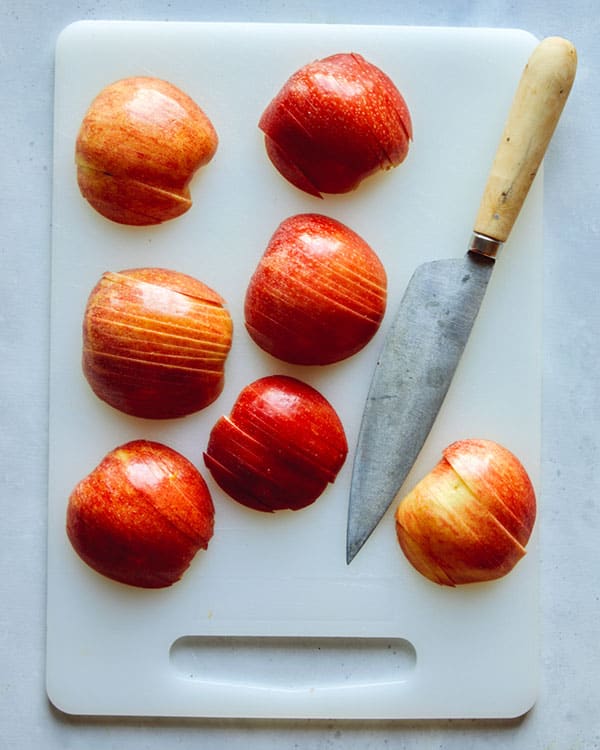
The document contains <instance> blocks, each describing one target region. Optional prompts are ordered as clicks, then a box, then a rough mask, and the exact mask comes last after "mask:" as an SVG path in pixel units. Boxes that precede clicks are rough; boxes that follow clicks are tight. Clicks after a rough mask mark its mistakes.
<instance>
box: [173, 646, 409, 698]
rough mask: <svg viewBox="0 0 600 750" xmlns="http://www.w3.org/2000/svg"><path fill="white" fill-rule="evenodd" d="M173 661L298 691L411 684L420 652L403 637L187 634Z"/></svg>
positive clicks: (229, 679) (224, 680) (183, 670)
mask: <svg viewBox="0 0 600 750" xmlns="http://www.w3.org/2000/svg"><path fill="white" fill-rule="evenodd" d="M170 660H171V665H172V666H173V668H174V669H175V670H176V671H177V673H178V674H179V676H181V677H183V678H186V679H189V680H195V681H198V682H202V683H211V684H220V685H236V686H244V687H254V688H271V689H273V688H277V689H280V690H291V691H293V690H307V689H317V688H320V689H327V688H329V689H331V688H339V687H346V688H348V687H360V686H362V685H379V684H390V683H398V682H405V681H407V680H408V679H409V677H410V675H411V673H412V672H413V670H414V668H415V665H416V661H417V654H416V651H415V648H414V646H413V645H412V644H411V643H410V641H407V640H405V639H403V638H353V637H324V638H314V637H311V638H291V637H280V636H276V637H273V636H260V637H258V636H248V637H245V636H182V637H181V638H178V639H177V640H176V641H174V643H173V644H172V645H171V649H170Z"/></svg>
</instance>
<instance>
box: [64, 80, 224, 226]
mask: <svg viewBox="0 0 600 750" xmlns="http://www.w3.org/2000/svg"><path fill="white" fill-rule="evenodd" d="M217 144H218V138H217V134H216V131H215V129H214V127H213V125H212V123H211V121H210V120H209V119H208V117H207V116H206V115H205V114H204V112H203V111H202V110H201V109H200V107H199V106H198V105H197V104H196V102H194V101H193V100H192V99H191V98H190V97H189V96H188V95H187V94H185V93H184V92H183V91H181V90H180V89H178V88H177V87H176V86H174V85H173V84H171V83H169V82H167V81H163V80H160V79H158V78H150V77H135V78H125V79H122V80H120V81H117V82H116V83H113V84H111V85H110V86H107V87H106V88H104V89H103V90H102V91H101V92H100V93H99V94H98V96H97V97H96V98H95V99H94V101H93V102H92V104H91V105H90V108H89V109H88V111H87V113H86V115H85V117H84V119H83V122H82V124H81V128H80V130H79V134H78V136H77V143H76V146H75V161H76V164H77V181H78V184H79V188H80V190H81V193H82V195H83V197H84V198H85V199H86V200H87V201H88V202H89V203H90V204H91V205H92V206H93V207H94V208H95V209H96V211H98V212H99V213H101V214H102V215H103V216H105V217H106V218H108V219H111V220H112V221H116V222H118V223H120V224H137V225H147V224H158V223H160V222H163V221H167V220H168V219H173V218H175V217H176V216H179V215H180V214H183V213H184V212H185V211H187V210H188V209H189V208H190V206H191V205H192V199H191V197H190V191H189V182H190V180H191V179H192V177H193V175H194V173H195V172H196V171H197V170H198V169H199V168H200V167H202V166H204V165H205V164H207V163H208V162H209V161H210V160H211V159H212V157H213V156H214V154H215V151H216V150H217Z"/></svg>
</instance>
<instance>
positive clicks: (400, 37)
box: [47, 22, 544, 718]
mask: <svg viewBox="0 0 600 750" xmlns="http://www.w3.org/2000/svg"><path fill="white" fill-rule="evenodd" d="M535 43H536V40H535V39H534V38H533V37H532V36H531V35H529V34H527V33H525V32H522V31H516V30H488V29H448V28H402V27H377V26H374V27H364V26H333V25H280V24H269V25H267V24H265V25H263V24H257V25H248V24H203V23H185V24H180V23H169V24H167V23H137V22H135V23H134V22H131V23H121V22H115V23H110V22H89V23H88V22H84V23H77V24H74V25H72V26H70V27H68V28H67V29H66V30H65V31H64V32H63V33H62V35H61V36H60V38H59V41H58V46H57V54H56V121H55V155H54V214H53V249H52V253H53V255H52V269H53V270H52V311H51V313H52V323H51V325H52V343H51V369H50V476H49V546H48V640H47V687H48V694H49V696H50V699H51V700H52V702H53V703H54V704H55V705H56V706H58V707H59V708H60V709H62V710H63V711H66V712H70V713H78V714H113V715H116V714H129V715H164V716H178V715H179V716H246V717H337V718H361V717H362V718H420V717H510V716H515V715H519V714H521V713H523V712H525V711H526V710H527V709H529V708H530V707H531V705H532V704H533V703H534V701H535V695H536V684H537V666H538V652H537V648H538V645H537V644H538V623H537V615H538V609H537V597H538V588H537V554H538V549H537V546H538V540H537V531H535V532H534V536H533V538H532V540H531V542H530V544H529V553H528V555H527V556H526V558H525V559H524V560H523V561H522V562H521V563H519V565H518V566H517V567H516V568H515V570H514V571H513V572H512V573H511V574H510V575H508V576H507V577H505V578H504V579H502V580H500V581H497V582H494V583H487V584H480V585H473V586H466V587H462V588H457V589H447V588H442V587H439V586H437V585H435V584H432V583H430V582H429V581H427V580H426V579H424V578H422V577H421V576H420V575H419V574H417V573H416V572H415V571H414V570H413V569H412V568H411V567H410V566H409V564H408V563H407V562H406V560H405V559H404V557H403V555H402V553H401V551H400V549H399V547H398V545H397V543H396V540H395V533H394V523H393V510H394V509H393V508H392V509H390V511H389V512H388V514H387V515H386V516H385V517H384V519H383V521H382V522H381V523H380V525H379V526H378V528H377V529H376V531H375V532H374V534H373V536H372V537H371V539H370V540H369V541H368V543H367V544H366V545H365V547H364V548H363V550H362V551H361V552H360V553H359V554H358V556H357V557H356V559H355V560H354V562H353V563H352V565H350V566H347V565H346V562H345V532H346V512H347V505H348V491H349V485H350V476H351V470H352V461H353V455H354V445H355V441H356V436H357V432H358V426H359V422H360V417H361V413H362V409H363V405H364V401H365V397H366V393H367V389H368V385H369V380H370V376H371V372H372V369H373V366H374V363H375V360H376V357H377V352H378V350H379V347H380V346H381V343H382V341H383V336H384V334H385V332H386V330H387V328H388V326H389V324H390V322H391V320H392V316H393V314H394V310H395V308H396V307H397V305H398V303H399V300H400V297H401V295H402V291H403V289H404V287H405V285H406V283H407V281H408V279H409V277H410V275H411V274H412V272H413V270H414V268H415V267H416V266H417V265H418V264H420V263H422V262H424V261H426V260H430V259H434V258H441V257H453V256H456V257H458V256H460V255H462V253H463V252H464V251H465V249H466V243H467V242H468V240H469V237H470V233H471V226H472V222H473V219H474V216H475V213H476V210H477V207H478V204H479V196H480V193H481V190H482V188H483V185H484V182H485V178H486V175H487V171H488V168H489V166H490V163H491V160H492V156H493V153H494V151H495V147H496V144H497V141H498V139H499V136H500V133H501V130H502V126H503V123H504V119H505V116H506V114H507V111H508V108H509V105H510V102H511V99H512V95H513V92H514V89H515V87H516V85H517V82H518V79H519V77H520V74H521V71H522V68H523V66H524V64H525V62H526V60H527V57H528V56H529V53H530V52H531V50H532V49H533V47H534V46H535ZM341 51H356V52H359V53H361V54H363V55H364V56H365V57H366V58H367V59H369V60H371V61H372V62H374V63H375V64H377V65H379V67H381V68H383V69H384V70H385V71H386V72H387V73H388V75H390V76H391V78H392V79H393V80H394V81H395V82H396V84H397V85H398V87H399V88H400V90H401V91H402V92H403V94H404V96H405V98H406V100H407V102H408V105H409V108H410V110H411V113H412V117H413V123H414V133H415V136H414V143H413V145H412V147H411V150H410V153H409V156H408V158H407V160H406V162H405V163H404V164H403V165H401V166H400V167H399V168H397V169H396V170H394V171H393V172H390V173H387V174H382V175H381V176H380V177H379V176H378V177H375V178H371V179H370V180H369V181H368V182H365V183H363V185H362V186H361V187H360V188H359V189H358V190H357V191H356V192H355V193H353V194H351V195H346V196H338V197H327V198H325V199H324V200H318V199H315V198H311V197H310V196H307V195H304V194H303V193H301V192H299V191H298V190H296V189H295V188H293V187H291V186H290V185H288V184H287V183H286V182H285V181H284V180H283V178H282V177H280V175H279V174H278V173H277V172H276V171H275V170H274V169H273V167H272V166H271V164H270V162H269V161H268V159H267V157H266V155H265V152H264V148H263V140H262V136H261V134H260V132H259V131H258V128H257V122H258V119H259V116H260V114H261V112H262V110H263V109H264V107H265V106H266V104H267V103H268V102H269V100H270V99H271V97H272V96H273V95H274V94H275V93H276V91H277V90H278V89H279V87H280V86H281V85H282V84H283V82H284V81H285V79H286V78H287V77H288V76H289V75H290V74H291V73H292V72H294V71H295V70H296V69H297V68H299V67H300V66H302V65H303V64H305V63H307V62H309V61H311V60H313V59H315V58H318V57H324V56H327V55H329V54H333V53H335V52H341ZM139 74H143V75H144V74H145V75H153V76H158V77H161V78H165V79H167V80H169V81H171V82H173V83H175V84H176V85H178V86H179V87H180V88H182V89H184V90H185V91H186V92H187V93H188V94H190V95H191V96H192V97H193V98H194V99H195V100H196V101H197V102H198V103H199V104H200V105H201V106H202V107H203V108H204V110H205V111H206V112H207V114H208V115H209V117H210V118H211V119H212V121H213V123H214V125H215V127H216V129H217V131H218V133H219V137H220V145H219V150H218V153H217V155H216V157H215V159H214V160H213V161H212V162H211V164H210V165H209V166H208V167H206V168H205V169H204V170H202V172H201V173H199V174H198V175H197V177H196V178H195V179H194V181H193V183H192V196H193V199H194V205H193V207H192V209H191V210H190V211H189V212H188V213H187V214H185V215H184V216H182V217H180V218H178V219H176V220H174V221H172V222H170V223H167V224H165V225H163V226H160V227H154V228H128V227H123V226H119V225H116V224H113V223H111V222H109V221H107V220H105V219H103V218H102V217H100V216H99V215H98V214H96V213H95V212H94V211H93V210H92V209H91V208H90V207H89V206H88V205H87V203H85V202H84V201H83V199H82V198H81V197H80V195H79V192H78V188H77V184H76V179H75V168H74V163H73V150H74V143H75V138H76V134H77V130H78V128H79V124H80V122H81V119H82V117H83V115H84V113H85V111H86V109H87V107H88V105H89V104H90V102H91V100H92V99H93V97H94V96H95V95H96V94H97V93H98V92H99V91H100V90H101V89H102V88H103V87H104V86H105V85H107V84H108V83H111V82H112V81H114V80H116V79H119V78H122V77H126V76H130V75H139ZM303 211H315V212H321V213H325V214H328V215H330V216H333V217H335V218H337V219H339V220H341V221H343V222H345V223H346V224H348V225H349V226H350V227H352V228H353V229H354V230H356V231H358V232H359V233H360V234H361V235H362V236H363V237H364V238H365V239H366V240H367V241H368V242H369V243H370V244H371V245H372V247H373V248H374V249H375V250H376V251H377V252H378V254H379V255H380V257H381V259H382V260H383V262H384V264H385V266H386V269H387V272H388V276H389V307H388V313H387V315H386V318H385V321H384V324H383V326H382V328H381V330H380V332H379V333H378V334H377V336H376V337H375V339H374V340H373V341H372V342H371V343H370V344H369V346H368V347H367V348H366V349H364V350H363V351H362V352H361V353H359V354H358V355H356V356H355V357H354V358H352V359H351V360H348V361H346V362H343V363H340V364H339V365H335V366H332V367H328V368H293V367H289V366H287V365H284V364H281V363H279V362H277V361H276V360H274V359H272V358H270V357H268V356H267V355H266V354H264V353H263V352H261V351H260V350H258V349H257V347H256V346H255V345H254V344H253V343H252V342H251V341H250V339H249V338H248V336H247V335H246V333H245V330H244V326H243V316H242V301H243V296H244V291H245V288H246V284H247V281H248V279H249V277H250V274H251V273H252V271H253V270H254V268H255V266H256V263H257V261H258V259H259V257H260V255H261V254H262V252H263V250H264V248H265V247H266V244H267V242H268V239H269V237H270V235H271V234H272V232H273V231H274V229H275V228H276V226H277V225H278V223H279V222H280V221H281V220H282V219H284V218H286V217H288V216H290V215H292V214H295V213H299V212H303ZM541 225H542V183H541V178H540V177H539V176H538V178H537V180H536V182H535V183H534V186H533V188H532V191H531V193H530V196H529V198H528V201H527V203H526V206H525V208H524V210H523V213H522V215H521V217H520V219H519V220H518V223H517V225H516V227H515V229H514V231H513V234H512V236H511V238H510V241H509V242H508V243H507V244H506V246H505V247H504V249H503V251H502V254H501V257H500V259H499V260H498V262H497V267H496V269H495V272H494V276H493V278H492V282H491V284H490V287H489V290H488V294H487V297H486V299H485V301H484V304H483V307H482V310H481V313H480V316H479V318H478V320H477V323H476V326H475V329H474V331H473V334H472V338H471V340H470V341H469V344H468V347H467V350H466V352H465V355H464V358H463V360H462V362H461V364H460V367H459V370H458V372H457V376H456V378H455V381H454V383H453V385H452V387H451V390H450V393H449V394H448V397H447V399H446V402H445V405H444V407H443V409H442V412H441V413H440V415H439V418H438V420H437V422H436V424H435V426H434V429H433V431H432V432H431V434H430V437H429V439H428V441H427V443H426V445H425V446H424V448H423V451H422V453H421V455H420V457H419V460H418V462H417V464H416V465H415V467H414V470H413V472H412V473H411V475H410V476H409V477H408V479H407V482H406V485H405V487H406V489H408V488H409V486H412V484H414V482H415V481H416V480H417V479H418V478H420V477H421V476H423V475H424V474H425V473H427V471H429V469H430V468H431V467H432V466H433V465H434V464H435V463H436V462H437V460H438V458H439V456H440V453H441V450H442V449H443V448H444V447H445V446H446V445H447V444H449V443H450V442H452V441H454V440H457V439H460V438H467V437H487V438H491V439H495V440H497V441H499V442H501V443H503V444H504V445H506V446H507V447H509V448H510V449H511V450H513V452H515V453H516V454H517V455H518V456H519V457H520V458H521V460H522V461H523V463H524V464H525V466H526V468H527V469H528V471H529V473H530V475H531V477H532V479H533V481H534V484H535V485H536V487H537V490H538V499H539V512H541V513H543V512H544V503H543V498H542V497H541V496H540V494H539V489H540V488H539V453H540V307H541V264H542V238H541ZM152 265H155V266H163V267H170V268H174V269H177V270H181V271H184V272H186V273H190V274H192V275H194V276H197V277H198V278H200V279H202V280H203V281H204V282H206V283H207V284H209V285H210V286H212V287H213V288H215V289H216V290H217V291H219V292H220V293H221V294H222V295H223V296H224V297H225V298H226V300H227V301H228V304H229V308H230V311H231V313H232V316H233V319H234V324H235V337H234V344H233V349H232V352H231V356H230V359H229V361H228V367H227V383H226V387H225V390H224V392H223V394H222V396H221V397H220V398H219V399H218V400H217V402H216V403H215V404H213V405H212V406H211V407H209V408H208V409H206V410H205V411H204V412H201V413H199V414H197V415H194V416H191V417H189V418H186V419H183V420H174V421H169V422H166V423H165V422H160V423H155V422H151V421H145V420H139V419H134V418H129V417H126V416H124V415H122V414H120V413H118V412H116V411H115V410H113V409H111V408H110V407H108V406H106V405H104V404H103V403H101V402H100V401H99V400H98V399H96V397H95V396H94V395H93V394H92V392H91V391H90V389H89V388H88V386H87V383H86V382H85V380H84V378H83V376H82V374H81V370H80V347H81V338H80V336H81V333H80V330H81V320H82V314H83V310H84V307H85V303H86V299H87V296H88V294H89V292H90V290H91V288H92V287H93V285H94V284H95V283H96V281H97V279H98V278H99V277H100V275H101V274H102V272H103V271H105V270H119V269H122V268H127V267H132V266H152ZM274 372H281V373H291V374H295V375H296V376H298V377H300V378H302V379H304V380H306V381H308V382H310V383H312V384H313V385H315V386H316V387H317V388H319V389H320V390H321V391H322V393H323V394H324V395H325V396H326V397H327V398H328V399H329V400H330V401H331V403H332V404H333V405H334V407H335V408H336V410H337V411H338V413H339V415H340V417H341V418H342V421H343V423H344V425H345V427H346V431H347V435H348V440H349V444H350V453H349V456H348V459H347V462H346V464H345V466H344V468H343V469H342V471H341V473H340V475H339V477H338V480H337V482H336V483H335V485H333V486H331V487H330V488H329V489H328V490H327V491H326V492H325V494H324V495H323V496H322V497H321V498H320V499H319V500H318V501H317V502H316V503H315V505H313V506H312V507H310V508H308V509H306V510H304V511H301V512H299V513H296V514H293V513H289V512H288V513H280V514H273V515H271V516H269V515H264V514H260V513H256V512H253V511H250V510H247V509H245V508H243V507H241V506H239V505H237V504H236V503H234V502H233V501H231V500H229V499H228V498H227V497H226V496H225V495H224V494H223V493H222V492H221V491H220V490H219V489H218V488H217V487H216V486H215V485H214V483H212V481H211V479H210V477H209V476H208V475H207V472H206V471H205V470H204V467H203V464H202V460H201V454H202V450H203V449H204V447H205V445H206V441H207V437H208V433H209V431H210V429H211V427H212V425H213V424H214V422H215V421H216V419H217V418H218V416H220V415H221V414H223V413H227V412H229V410H230V407H231V405H232V404H233V402H234V400H235V398H236V396H237V394H238V393H239V391H240V390H241V389H242V388H243V387H244V386H245V385H246V384H248V383H249V382H251V381H252V380H254V379H256V378H258V377H261V376H263V375H266V374H270V373H274ZM141 437H145V438H150V439H155V440H160V441H162V442H164V443H167V444H168V445H171V446H172V447H174V448H176V449H177V450H179V451H181V452H182V453H183V454H184V455H186V456H187V457H188V458H190V459H191V460H192V461H193V462H195V463H196V465H197V466H198V467H199V468H200V469H201V471H202V472H203V474H204V475H205V476H207V479H208V481H209V484H210V487H211V489H212V490H213V497H214V500H215V504H216V528H215V535H214V538H213V540H212V541H211V544H210V546H209V549H208V551H207V552H205V553H200V554H198V555H197V557H196V558H195V560H194V561H193V564H192V566H191V568H190V570H189V571H188V572H187V574H186V575H185V576H184V578H183V580H182V581H181V582H180V583H178V584H177V585H175V586H173V587H172V588H170V589H167V590H162V591H144V590H137V589H134V588H131V587H127V586H124V585H121V584H117V583H113V582H111V581H109V580H106V579H104V578H102V577H100V576H99V575H97V574H96V573H94V572H93V571H92V570H90V569H89V568H87V567H86V566H85V565H84V564H83V563H82V562H81V561H80V560H79V558H78V557H77V556H76V555H75V553H74V552H73V551H72V549H71V547H70V545H69V543H68V541H67V538H66V535H65V531H64V521H65V509H66V504H67V499H68V496H69V494H70V492H71V490H72V488H73V487H74V485H75V484H76V483H77V482H78V481H79V480H80V479H81V478H82V477H83V476H84V475H85V474H87V473H88V472H89V471H90V470H91V469H92V468H93V467H94V466H96V465H97V463H98V462H99V461H100V460H101V459H102V457H103V456H104V455H105V454H106V453H107V452H108V451H109V450H111V449H112V448H114V447H116V446H117V445H119V444H121V443H124V442H126V441H128V440H130V439H134V438H141Z"/></svg>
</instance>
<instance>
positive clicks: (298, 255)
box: [244, 214, 387, 365]
mask: <svg viewBox="0 0 600 750" xmlns="http://www.w3.org/2000/svg"><path fill="white" fill-rule="evenodd" d="M386 304H387V276H386V272H385V268H384V267H383V264H382V263H381V261H380V260H379V257H378V256H377V254H376V253H375V252H374V250H373V249H372V248H371V247H370V246H369V245H368V244H367V243H366V242H365V240H363V239H362V238H361V237H360V236H359V235H358V234H357V233H356V232H354V231H353V230H351V229H350V228H349V227H347V226H346V225H344V224H342V223H341V222H339V221H336V220H335V219H331V218H328V217H326V216H322V215H320V214H298V215H296V216H292V217H290V218H288V219H286V220H285V221H283V222H282V223H281V224H280V225H279V227H278V228H277V230H276V231H275V233H274V234H273V236H272V238H271V240H270V242H269V244H268V246H267V249H266V250H265V253H264V254H263V256H262V258H261V260H260V262H259V264H258V266H257V268H256V270H255V272H254V274H253V276H252V278H251V280H250V283H249V285H248V288H247V291H246V298H245V303H244V315H245V323H246V329H247V331H248V333H249V335H250V336H251V338H252V339H253V340H254V342H255V343H256V344H258V346H260V347H261V348H262V349H264V350H265V351H267V352H268V353H269V354H271V355H272V356H274V357H277V358H278V359H281V360H284V361H285V362H289V363H293V364H303V365H326V364H331V363H333V362H338V361H340V360H342V359H346V358H347V357H350V356H352V355H353V354H356V353H357V352H358V351H360V350H361V349H362V348H363V347H364V346H366V344H367V343H368V342H369V341H370V340H371V339H372V338H373V336H374V335H375V333H376V332H377V330H378V329H379V326H380V324H381V321H382V319H383V316H384V314H385V309H386Z"/></svg>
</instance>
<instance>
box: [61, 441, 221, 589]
mask: <svg viewBox="0 0 600 750" xmlns="http://www.w3.org/2000/svg"><path fill="white" fill-rule="evenodd" d="M66 530H67V536H68V538H69V540H70V542H71V544H72V546H73V548H74V550H75V552H76V553H77V554H78V555H79V557H80V558H81V559H82V560H83V561H84V562H85V563H87V565H89V566H90V567H91V568H93V569H94V570H95V571H97V572H98V573H100V574H102V575H103V576H106V577H108V578H111V579H112V580H114V581H119V582H121V583H125V584H129V585H130V586H138V587H142V588H163V587H166V586H171V585H172V584H173V583H175V582H176V581H178V580H179V579H180V578H181V577H182V575H183V574H184V573H185V571H186V570H187V569H188V567H189V565H190V563H191V561H192V559H193V557H194V556H195V555H196V553H197V552H198V550H200V549H206V548H207V546H208V543H209V541H210V539H211V538H212V536H213V530H214V506H213V502H212V498H211V496H210V491H209V489H208V487H207V485H206V482H205V481H204V479H203V478H202V476H201V474H200V473H199V471H198V470H197V469H196V468H195V467H194V466H193V464H192V463H190V461H188V460H187V459H186V458H185V457H184V456H182V455H181V454H180V453H178V452H177V451H175V450H173V449H172V448H169V447H167V446H165V445H162V444H160V443H156V442H152V441H148V440H134V441H132V442H130V443H126V444H125V445H122V446H119V447H118V448H115V449H114V450H113V451H111V452H110V453H109V454H108V455H107V456H105V458H104V459H103V460H102V461H101V462H100V464H99V465H98V466H97V467H96V468H95V469H94V470H93V471H92V472H90V474H88V475H87V476H86V477H85V478H84V479H82V480H81V481H80V482H79V484H78V485H77V486H76V487H75V489H74V490H73V492H72V494H71V496H70V498H69V503H68V506H67V521H66Z"/></svg>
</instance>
